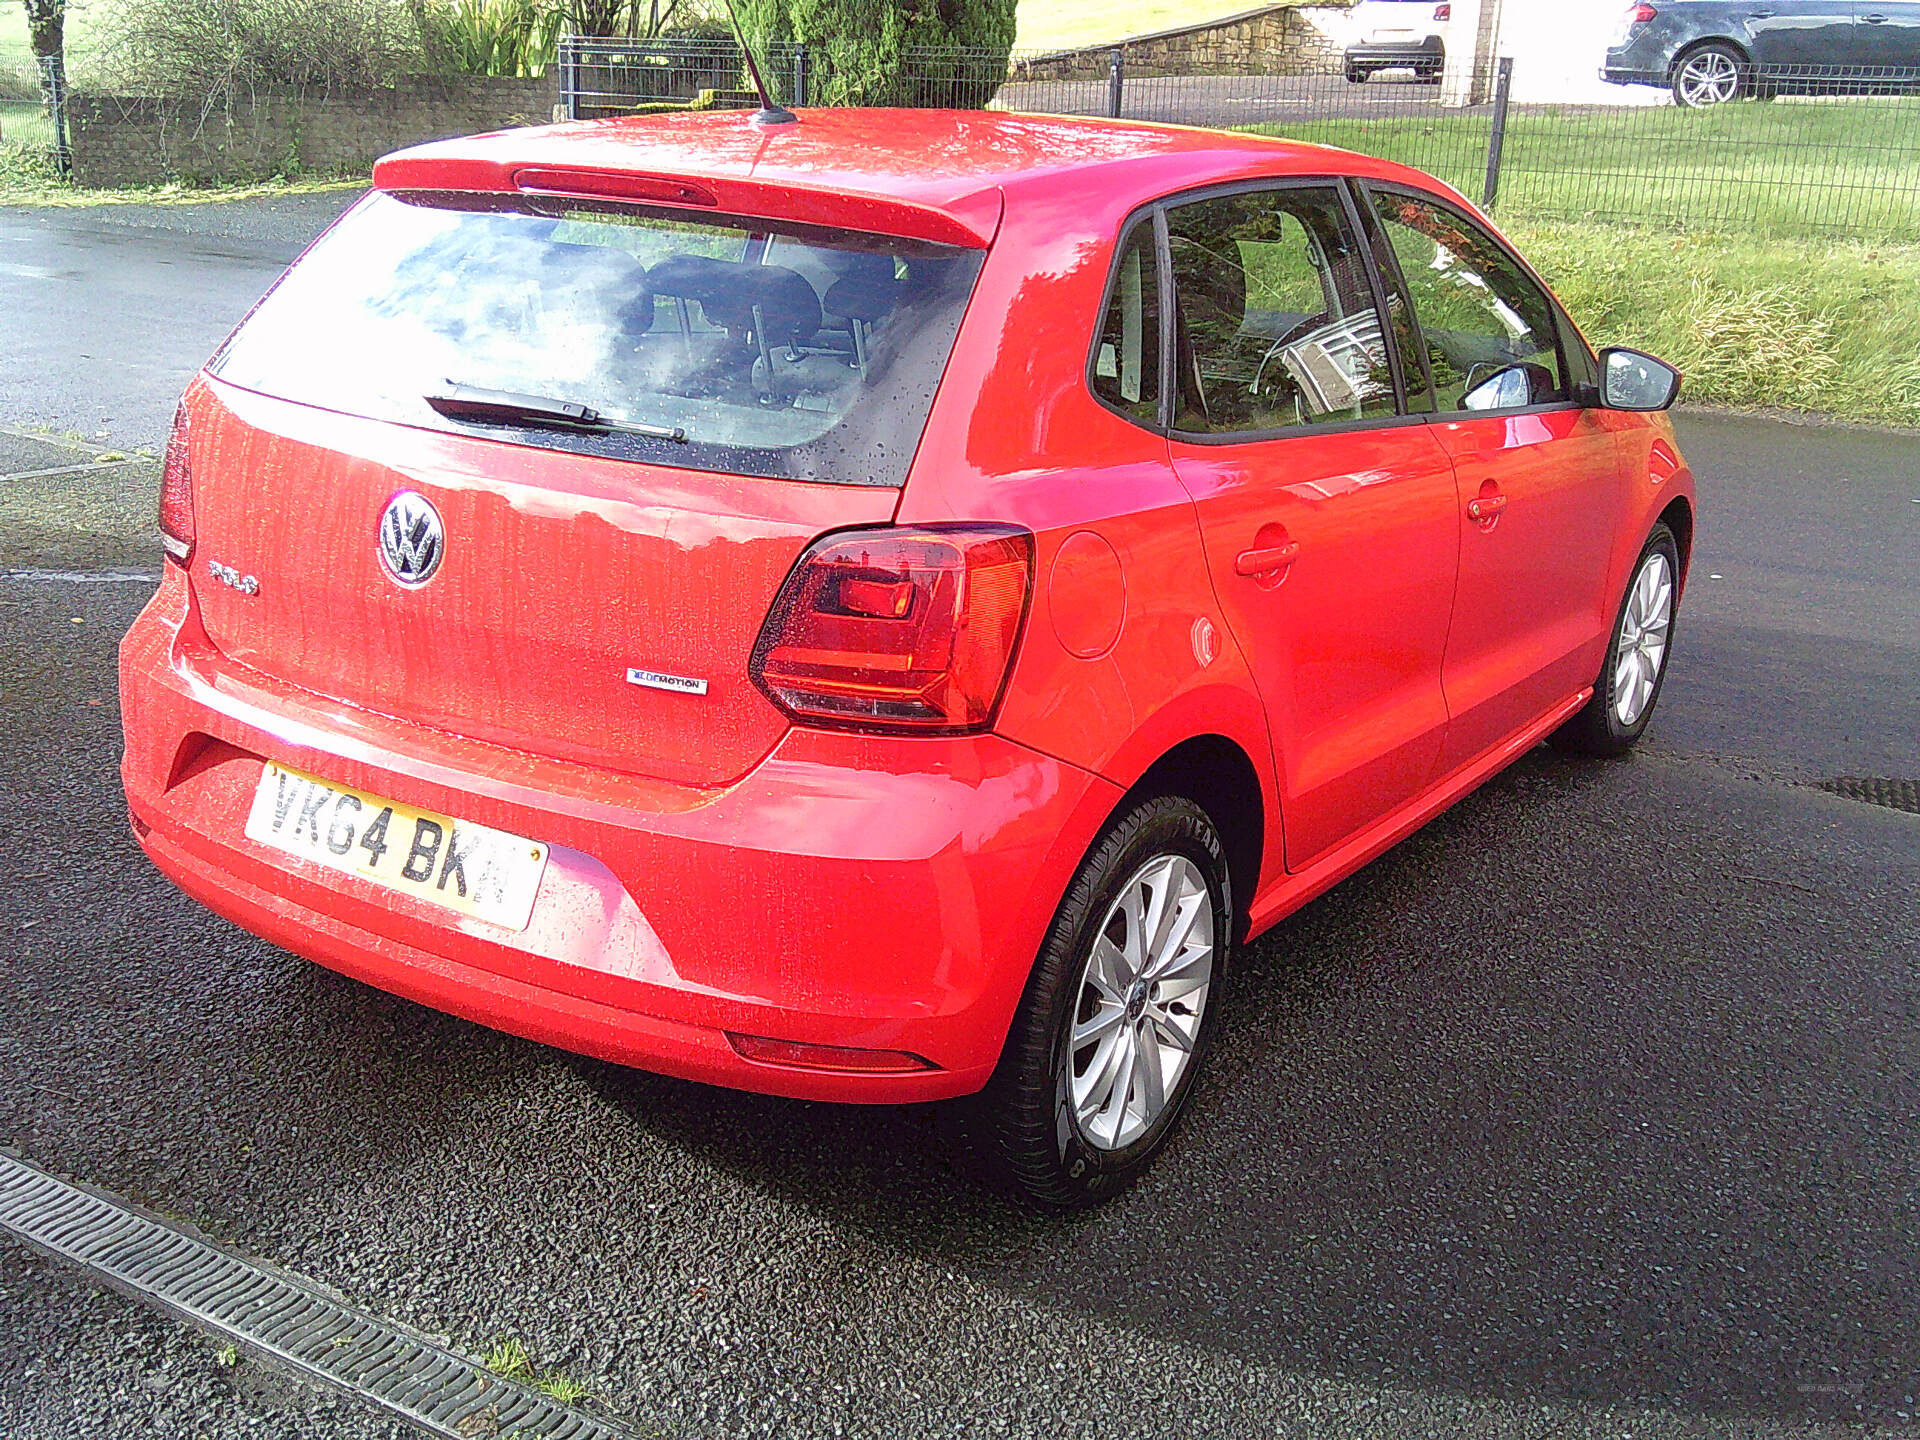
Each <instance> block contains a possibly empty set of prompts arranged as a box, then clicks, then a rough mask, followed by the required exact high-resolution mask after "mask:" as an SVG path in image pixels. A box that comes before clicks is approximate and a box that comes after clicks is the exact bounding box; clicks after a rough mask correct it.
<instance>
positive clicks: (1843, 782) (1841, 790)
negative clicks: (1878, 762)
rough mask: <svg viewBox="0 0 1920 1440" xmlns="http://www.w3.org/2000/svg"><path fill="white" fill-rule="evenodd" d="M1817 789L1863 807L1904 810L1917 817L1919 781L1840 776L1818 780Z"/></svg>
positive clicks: (1919, 797) (1868, 776)
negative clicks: (1852, 801)
mask: <svg viewBox="0 0 1920 1440" xmlns="http://www.w3.org/2000/svg"><path fill="white" fill-rule="evenodd" d="M1815 788H1816V789H1819V790H1825V791H1827V792H1828V793H1830V794H1833V795H1839V796H1843V797H1844V798H1846V799H1848V800H1858V801H1860V802H1861V803H1862V804H1866V805H1884V806H1885V807H1886V808H1887V809H1889V810H1905V811H1906V812H1907V813H1908V814H1909V815H1920V781H1916V780H1887V779H1884V778H1882V777H1880V776H1877V775H1842V776H1840V777H1839V778H1838V779H1834V780H1821V781H1819V782H1817V784H1816V785H1815Z"/></svg>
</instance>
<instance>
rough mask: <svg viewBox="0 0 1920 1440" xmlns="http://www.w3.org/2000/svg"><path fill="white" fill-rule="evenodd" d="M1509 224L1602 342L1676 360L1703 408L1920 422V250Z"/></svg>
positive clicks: (1525, 222) (1585, 327)
mask: <svg viewBox="0 0 1920 1440" xmlns="http://www.w3.org/2000/svg"><path fill="white" fill-rule="evenodd" d="M1506 228H1507V233H1508V234H1509V235H1510V236H1511V237H1512V239H1513V241H1514V243H1515V244H1516V245H1517V246H1519V248H1520V250H1521V251H1522V253H1524V254H1525V255H1526V256H1527V257H1528V259H1530V260H1531V261H1532V262H1533V263H1534V265H1535V267H1536V268H1538V269H1539V271H1540V273H1541V274H1542V275H1544V276H1545V277H1546V278H1547V280H1548V281H1549V282H1550V283H1551V284H1552V285H1553V287H1554V289H1555V291H1556V292H1558V294H1559V296H1560V298H1561V299H1562V300H1563V301H1564V302H1565V303H1566V306H1567V309H1568V310H1569V311H1570V312H1571V313H1572V315H1573V317H1574V319H1575V320H1576V321H1578V322H1579V324H1580V328H1581V329H1582V330H1583V331H1584V332H1585V333H1586V335H1587V338H1588V339H1589V340H1591V341H1592V342H1593V343H1594V344H1595V345H1596V346H1599V345H1632V346H1634V347H1635V348H1637V349H1641V350H1649V351H1652V352H1653V353H1654V354H1656V355H1660V356H1662V357H1663V358H1665V359H1667V360H1670V361H1672V362H1673V363H1674V364H1675V365H1678V366H1679V367H1680V368H1681V369H1682V370H1683V371H1685V372H1686V375H1687V384H1686V390H1685V398H1686V399H1687V400H1688V401H1689V402H1691V403H1694V404H1708V405H1723V406H1732V407H1736V408H1743V409H1744V408H1763V407H1769V408H1770V407H1778V408H1781V409H1787V410H1800V411H1806V412H1809V413H1813V414H1820V415H1828V416H1832V417H1835V418H1837V419H1842V420H1860V421H1869V422H1875V423H1881V424H1894V425H1907V426H1920V245H1869V244H1862V243H1859V242H1822V241H1805V240H1760V239H1754V238H1745V237H1735V236H1722V235H1701V234H1681V235H1676V234H1664V235H1662V234H1658V233H1650V232H1639V233H1636V232H1632V231H1623V230H1622V229H1620V228H1619V227H1617V226H1613V225H1600V224H1593V223H1579V222H1564V221H1543V220H1512V221H1510V222H1509V223H1508V224H1507V227H1506Z"/></svg>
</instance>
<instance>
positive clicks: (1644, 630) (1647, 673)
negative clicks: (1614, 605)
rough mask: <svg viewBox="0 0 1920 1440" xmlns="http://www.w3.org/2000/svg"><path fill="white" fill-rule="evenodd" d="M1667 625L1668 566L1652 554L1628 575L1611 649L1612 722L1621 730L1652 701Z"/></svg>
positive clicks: (1669, 600)
mask: <svg viewBox="0 0 1920 1440" xmlns="http://www.w3.org/2000/svg"><path fill="white" fill-rule="evenodd" d="M1672 627H1673V567H1672V566H1671V565H1670V564H1669V563H1668V562H1667V557H1666V556H1665V555H1664V554H1663V553H1661V552H1660V551H1658V550H1656V551H1654V552H1653V553H1652V554H1650V555H1648V556H1647V559H1646V563H1645V564H1643V565H1642V566H1641V567H1640V573H1639V574H1638V575H1637V576H1635V577H1634V581H1633V589H1632V590H1630V591H1629V592H1628V593H1627V604H1626V608H1625V610H1624V611H1623V612H1622V614H1621V616H1620V635H1619V639H1618V641H1617V643H1616V644H1615V646H1614V661H1613V692H1612V694H1613V718H1614V720H1615V721H1616V722H1617V723H1618V724H1619V725H1620V728H1621V729H1623V730H1631V729H1632V728H1633V727H1634V726H1635V725H1637V724H1638V723H1639V722H1640V717H1641V716H1643V715H1645V714H1646V713H1647V707H1648V706H1649V705H1651V704H1652V703H1653V692H1654V690H1655V689H1656V688H1657V687H1658V685H1659V683H1660V667H1661V666H1662V665H1664V664H1665V663H1666V659H1667V637H1668V633H1669V631H1670V630H1671V629H1672Z"/></svg>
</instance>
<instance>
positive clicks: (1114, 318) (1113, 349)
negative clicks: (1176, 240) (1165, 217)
mask: <svg viewBox="0 0 1920 1440" xmlns="http://www.w3.org/2000/svg"><path fill="white" fill-rule="evenodd" d="M1093 393H1094V394H1096V395H1098V396H1099V397H1100V398H1101V399H1102V400H1104V401H1106V402H1107V404H1108V405H1110V406H1112V407H1113V408H1114V409H1115V410H1118V411H1119V412H1120V413H1121V414H1123V415H1125V416H1127V417H1128V418H1130V419H1133V420H1138V421H1139V422H1140V423H1141V424H1143V425H1157V424H1158V423H1159V421H1160V267H1159V263H1158V261H1157V259H1156V251H1155V246H1154V239H1153V222H1152V221H1150V220H1148V221H1142V222H1141V223H1140V224H1138V225H1136V226H1134V228H1133V230H1132V232H1131V233H1130V234H1129V235H1128V236H1127V239H1126V242H1125V243H1124V244H1123V245H1122V246H1121V247H1120V262H1119V264H1118V266H1116V267H1115V270H1114V275H1113V298H1112V300H1111V301H1109V302H1108V304H1107V315H1106V320H1105V322H1104V323H1103V324H1102V325H1101V327H1100V335H1099V338H1098V339H1097V340H1096V341H1095V342H1094V348H1093Z"/></svg>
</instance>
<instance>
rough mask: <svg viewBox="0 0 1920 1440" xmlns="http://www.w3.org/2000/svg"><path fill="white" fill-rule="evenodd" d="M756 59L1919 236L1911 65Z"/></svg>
mask: <svg viewBox="0 0 1920 1440" xmlns="http://www.w3.org/2000/svg"><path fill="white" fill-rule="evenodd" d="M763 68H764V69H765V71H766V74H767V79H768V83H769V85H770V86H771V87H772V88H773V89H774V90H775V91H776V92H777V93H776V96H775V98H776V99H779V100H781V101H782V102H783V103H786V104H790V105H847V104H907V105H961V106H966V105H982V104H984V105H987V106H989V107H990V108H993V109H996V110H1011V111H1020V112H1027V113H1046V114H1066V115H1106V116H1118V117H1123V118H1127V119H1136V120H1153V121H1161V122H1165V123H1170V124H1178V125H1199V126H1209V127H1217V128H1224V129H1233V130H1252V131H1257V132H1261V133H1265V134H1272V135H1277V136H1284V137H1287V138H1291V139H1297V140H1306V141H1312V142H1317V143H1321V144H1328V145H1335V146H1338V147H1341V148H1343V149H1349V150H1358V151H1361V152H1364V153H1367V154H1373V155H1379V156H1382V157H1384V158H1387V159H1390V160H1397V161H1401V162H1403V163H1406V164H1409V165H1413V166H1416V167H1418V168H1419V169H1422V170H1426V171H1428V172H1430V173H1432V174H1435V175H1438V176H1439V177H1440V178H1441V179H1443V180H1446V181H1447V182H1448V183H1450V184H1452V185H1454V186H1455V187H1456V188H1458V189H1460V190H1461V191H1463V192H1464V193H1466V194H1467V195H1469V196H1471V197H1472V198H1473V199H1475V200H1477V201H1480V202H1482V203H1483V204H1485V205H1486V206H1487V207H1488V208H1489V209H1493V210H1495V211H1497V212H1498V213H1499V214H1500V215H1501V216H1502V217H1503V218H1509V219H1513V218H1539V219H1555V220H1593V221H1599V222H1605V223H1609V224H1636V225H1646V226H1659V227H1672V228H1683V229H1696V230H1724V231H1737V232H1741V233H1754V234H1762V235H1780V236H1795V235H1798V236H1853V237H1860V238H1867V239H1876V240H1881V239H1884V240H1908V241H1920V69H1898V68H1882V69H1871V68H1865V67H1857V66H1855V67H1810V66H1801V67H1796V68H1795V69H1793V70H1791V71H1785V70H1773V71H1766V72H1745V73H1743V74H1742V75H1740V76H1739V77H1737V78H1738V85H1737V88H1736V93H1735V98H1733V99H1731V100H1729V101H1728V102H1727V103H1723V104H1712V105H1704V106H1699V107H1694V108H1689V107H1682V106H1678V105H1675V104H1673V103H1672V101H1671V99H1670V98H1669V97H1668V96H1667V94H1666V92H1665V91H1663V90H1660V89H1656V88H1651V87H1624V86H1623V87H1609V90H1608V92H1607V94H1608V98H1609V101H1610V102H1613V103H1605V104H1578V105H1572V104H1568V105H1537V104H1523V103H1517V102H1514V101H1513V100H1512V99H1511V96H1512V94H1513V90H1512V88H1511V82H1512V79H1513V73H1512V70H1511V62H1503V64H1502V65H1500V66H1491V65H1490V66H1488V67H1487V68H1485V69H1484V70H1482V71H1479V72H1477V73H1471V74H1463V73H1458V72H1449V73H1447V74H1444V75H1440V76H1420V75H1416V74H1415V73H1414V72H1412V71H1410V70H1409V71H1403V72H1393V71H1388V72H1384V73H1377V74H1374V75H1372V76H1370V77H1366V78H1364V79H1359V80H1356V79H1354V78H1351V77H1350V76H1349V75H1348V74H1347V72H1346V69H1345V66H1344V65H1343V63H1342V62H1341V60H1340V58H1339V57H1338V56H1337V55H1330V54H1325V53H1321V54H1308V55H1302V56H1299V57H1295V58H1294V59H1292V60H1290V61H1289V62H1288V64H1287V69H1286V73H1271V72H1269V73H1258V74H1249V73H1218V72H1205V73H1203V72H1201V71H1198V70H1187V71H1182V70H1179V69H1169V68H1167V67H1165V66H1161V67H1159V68H1155V69H1151V70H1150V69H1147V68H1146V67H1145V66H1143V65H1141V64H1139V63H1137V62H1136V61H1134V60H1133V58H1132V57H1131V56H1130V55H1129V54H1128V53H1127V52H1126V51H1125V50H1123V49H1117V50H1113V51H1101V52H1091V53H1080V54H1075V55H1069V56H1061V55H1045V56H1042V55H1022V54H1018V53H1016V54H1015V55H1014V56H1013V57H1012V60H1011V62H1008V61H1006V60H1003V59H1001V58H1000V57H999V56H997V55H983V56H970V55H967V54H965V53H962V54H959V55H955V54H953V53H951V52H928V53H927V54H925V55H916V56H910V57H908V63H907V65H906V66H905V67H903V68H902V69H899V70H896V71H893V72H889V73H887V74H878V73H876V74H844V73H838V72H836V71H834V69H833V68H832V67H831V65H830V64H829V63H828V62H827V58H826V56H825V55H824V54H823V53H821V52H819V51H818V50H810V49H809V48H808V47H805V46H797V45H796V46H785V47H775V48H774V49H773V50H772V51H771V52H770V53H769V54H768V56H767V57H766V63H765V65H764V67H763ZM560 71H561V87H562V99H563V101H564V103H565V104H566V106H567V109H568V113H569V114H572V115H576V116H580V117H591V116H599V115H611V114H621V113H631V112H636V111H638V112H645V111H649V110H658V109H666V108H673V109H685V108H699V107H711V106H725V105H745V104H751V103H753V99H752V94H751V92H750V91H749V90H748V89H747V86H746V78H745V74H744V70H743V67H742V64H741V57H740V52H739V48H738V47H737V46H735V45H733V44H732V43H731V42H729V41H725V40H667V41H657V42H627V41H604V40H581V39H574V38H569V39H567V40H564V41H563V42H562V44H561V50H560ZM1614 90H1617V91H1618V94H1617V95H1614V94H1613V93H1612V92H1613V91H1614Z"/></svg>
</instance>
